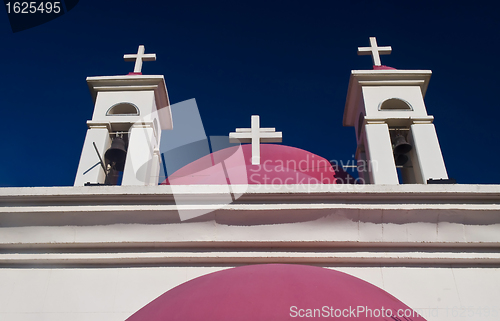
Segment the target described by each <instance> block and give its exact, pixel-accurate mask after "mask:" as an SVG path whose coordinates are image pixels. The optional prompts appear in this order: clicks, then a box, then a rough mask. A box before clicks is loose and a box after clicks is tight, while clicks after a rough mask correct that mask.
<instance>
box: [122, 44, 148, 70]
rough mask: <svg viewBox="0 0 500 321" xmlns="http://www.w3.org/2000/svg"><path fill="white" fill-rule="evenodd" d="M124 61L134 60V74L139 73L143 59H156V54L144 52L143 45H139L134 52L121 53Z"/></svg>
mask: <svg viewBox="0 0 500 321" xmlns="http://www.w3.org/2000/svg"><path fill="white" fill-rule="evenodd" d="M123 59H124V60H125V61H135V66H134V74H140V73H141V70H142V62H143V61H156V54H145V53H144V45H140V46H139V48H138V49H137V53H136V54H127V55H123Z"/></svg>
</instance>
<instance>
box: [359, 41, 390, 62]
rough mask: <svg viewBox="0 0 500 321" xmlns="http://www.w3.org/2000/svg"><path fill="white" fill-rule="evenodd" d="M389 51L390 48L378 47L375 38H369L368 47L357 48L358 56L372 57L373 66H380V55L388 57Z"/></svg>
mask: <svg viewBox="0 0 500 321" xmlns="http://www.w3.org/2000/svg"><path fill="white" fill-rule="evenodd" d="M391 51H392V47H391V46H385V47H379V46H378V45H377V38H376V37H370V47H358V56H364V55H372V58H373V65H374V66H381V65H382V63H381V61H380V55H390V54H391Z"/></svg>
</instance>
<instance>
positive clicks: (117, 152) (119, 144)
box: [104, 137, 127, 172]
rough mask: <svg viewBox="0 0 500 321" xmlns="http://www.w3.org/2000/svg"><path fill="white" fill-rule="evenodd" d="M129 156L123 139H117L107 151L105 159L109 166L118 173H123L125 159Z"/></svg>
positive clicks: (114, 139)
mask: <svg viewBox="0 0 500 321" xmlns="http://www.w3.org/2000/svg"><path fill="white" fill-rule="evenodd" d="M126 156H127V148H126V146H125V141H124V140H123V138H122V137H115V138H113V141H112V142H111V147H110V148H109V149H108V150H107V151H106V153H105V154H104V157H105V158H106V160H107V162H108V164H110V165H111V168H113V169H114V170H116V171H119V172H123V169H124V168H125V159H126Z"/></svg>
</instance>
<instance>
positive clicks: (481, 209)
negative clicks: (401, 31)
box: [0, 38, 500, 321]
mask: <svg viewBox="0 0 500 321" xmlns="http://www.w3.org/2000/svg"><path fill="white" fill-rule="evenodd" d="M366 52H369V53H370V54H372V56H373V62H374V68H373V70H363V71H352V73H351V79H350V83H349V90H348V94H347V102H346V108H345V112H344V125H345V126H352V127H354V129H355V132H356V138H357V151H356V158H357V160H358V166H359V168H358V169H359V178H358V179H357V181H353V184H345V182H346V181H345V178H346V174H345V173H344V172H343V171H342V169H341V168H336V167H335V166H332V165H331V164H330V163H328V162H325V161H326V160H324V159H323V158H322V157H320V156H318V155H313V154H311V153H309V152H307V151H302V150H298V149H296V148H293V147H289V146H281V145H261V143H263V142H268V143H269V142H270V143H275V142H279V141H280V139H281V136H282V134H281V132H278V131H276V129H275V128H260V124H259V118H258V116H256V115H254V116H253V117H252V125H251V128H237V129H236V130H235V132H234V133H231V134H230V135H229V137H228V139H227V140H228V141H229V140H230V139H231V140H232V141H233V143H236V144H235V145H231V146H230V147H227V148H224V149H220V150H219V151H217V152H213V153H211V154H210V155H205V156H204V157H201V158H199V159H197V160H195V161H193V162H191V163H189V164H187V165H186V166H182V167H180V168H178V169H177V168H176V170H175V171H173V172H169V171H168V170H163V173H164V174H165V176H168V177H167V179H166V180H162V179H160V176H161V173H162V166H163V164H164V163H165V159H163V157H162V155H163V154H162V150H161V149H162V147H161V146H162V140H163V139H168V137H169V136H168V132H169V131H172V130H175V124H176V119H175V117H173V116H172V115H173V114H172V112H171V106H170V103H169V99H168V94H167V90H166V86H165V82H164V80H163V77H162V76H150V75H142V74H141V65H142V60H146V61H147V60H153V59H154V55H151V54H150V55H147V54H145V53H144V47H143V46H141V47H140V48H139V51H138V53H137V54H135V55H126V56H125V58H126V59H134V60H135V61H136V66H135V68H134V72H132V73H130V74H129V75H125V76H106V77H90V78H88V79H87V82H88V84H89V88H90V90H91V94H92V96H93V98H94V102H95V109H94V115H93V117H92V120H90V121H88V122H87V124H88V132H87V136H86V139H85V142H84V146H83V149H82V156H81V159H80V164H79V166H78V171H77V175H76V179H75V184H74V185H75V186H72V187H50V188H46V187H43V188H42V187H35V188H2V189H0V203H1V204H2V207H1V208H0V211H1V212H0V248H1V249H2V251H0V284H1V287H0V319H2V320H15V321H25V320H127V319H130V321H139V320H195V317H193V315H194V314H193V313H194V312H193V311H195V312H196V313H199V314H198V315H203V316H204V319H205V320H230V319H232V320H255V319H262V320H271V319H272V320H292V319H302V318H316V319H325V318H326V319H329V318H340V319H352V320H354V319H360V320H414V321H417V320H429V321H431V320H432V321H437V320H457V319H458V320H498V318H499V317H500V303H498V302H499V300H498V299H499V298H500V254H499V253H498V247H499V244H500V233H499V232H500V204H499V203H500V202H499V201H500V186H499V185H459V184H452V183H453V181H452V180H451V179H450V178H449V177H448V174H447V172H446V167H445V163H444V160H443V157H442V155H441V151H440V147H439V141H438V138H437V135H436V132H435V129H434V125H433V124H432V120H433V118H432V116H430V115H428V114H427V110H426V108H425V104H424V96H425V91H426V89H427V85H428V82H429V79H430V74H431V73H430V71H425V70H424V71H414V70H395V69H393V68H390V67H386V66H383V65H382V64H381V62H380V57H379V54H384V53H388V52H390V47H378V45H377V43H376V40H375V39H374V38H373V39H371V46H370V47H368V48H359V53H360V54H364V53H366ZM339 117H340V115H339ZM285 134H286V133H285ZM239 143H251V145H240V144H239ZM273 146H276V147H273ZM278 146H279V147H278ZM257 174H258V175H259V176H256V175H257ZM264 175H267V176H266V177H267V179H266V180H264V179H263V177H264ZM159 183H161V184H159ZM342 183H344V184H342ZM361 183H364V184H361ZM252 266H253V268H252ZM262 269H264V270H262ZM340 272H342V273H340ZM263 280H265V282H264V281H263ZM242 281H245V282H246V283H241V284H240V283H239V282H242ZM259 282H261V283H259ZM232 284H237V285H238V288H237V289H236V290H234V289H233V290H231V291H235V292H234V294H233V292H229V289H230V288H231V285H232ZM254 284H260V285H259V286H260V287H264V286H265V285H266V284H268V285H269V286H270V287H269V288H268V289H267V290H265V291H266V292H265V293H267V295H264V294H265V293H264V292H262V291H263V290H262V289H261V290H260V291H261V292H259V288H258V287H257V286H253V285H254ZM271 285H272V286H271ZM326 285H327V286H326ZM238 289H239V290H238ZM271 289H274V290H273V291H276V294H274V295H270V294H269V293H270V292H269V291H271ZM304 289H305V290H304ZM238 291H239V292H238ZM304 291H306V292H304ZM227 293H231V295H230V296H228V295H227ZM272 293H274V292H272ZM201 294H204V295H205V296H204V297H201V298H204V299H200V297H199V296H200V295H201ZM160 296H161V297H160ZM158 297H160V298H159V299H158V300H156V301H154V300H155V299H156V298H158ZM313 299H314V300H313ZM382 299H383V300H382ZM175 300H180V301H179V302H178V301H175ZM191 300H193V301H191ZM221 300H222V301H221ZM377 300H379V301H377ZM193 302H194V303H193ZM340 302H342V303H340ZM188 303H189V304H188ZM250 303H251V304H250ZM278 303H279V304H278ZM250 306H251V309H249V308H248V307H250ZM167 307H168V308H167ZM235 307H238V308H235ZM245 307H246V308H245ZM325 307H327V308H325ZM388 307H394V308H393V310H394V311H392V310H391V314H390V315H388V314H387V313H385V314H384V313H382V312H381V309H385V311H387V309H388ZM397 307H403V308H401V314H398V313H399V312H398V311H396V310H397V309H398V308H397ZM141 309H142V310H141ZM346 309H347V310H346ZM349 309H350V310H349ZM367 310H370V311H371V312H370V314H369V315H368V314H367V313H368V312H367ZM375 310H377V311H378V312H374V311H375ZM138 311H139V312H138ZM141 311H142V312H141ZM337 311H340V312H339V313H340V314H338V315H337V314H336V312H337ZM345 311H349V313H346V312H345ZM351 311H355V312H351ZM216 312H217V313H216ZM376 313H378V315H377V314H376ZM266 316H268V317H266Z"/></svg>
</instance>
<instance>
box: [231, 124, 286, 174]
mask: <svg viewBox="0 0 500 321" xmlns="http://www.w3.org/2000/svg"><path fill="white" fill-rule="evenodd" d="M282 138H283V134H282V133H281V132H277V131H276V128H260V116H259V115H252V126H251V128H236V132H232V133H229V142H231V143H252V165H259V164H260V143H261V142H262V143H281V141H282Z"/></svg>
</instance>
